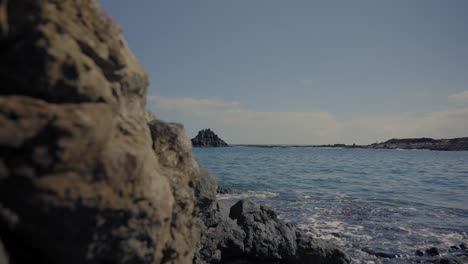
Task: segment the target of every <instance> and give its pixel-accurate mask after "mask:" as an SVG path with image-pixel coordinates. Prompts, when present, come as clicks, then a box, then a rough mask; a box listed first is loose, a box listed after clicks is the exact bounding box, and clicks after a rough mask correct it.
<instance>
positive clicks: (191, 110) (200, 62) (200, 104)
mask: <svg viewBox="0 0 468 264" xmlns="http://www.w3.org/2000/svg"><path fill="white" fill-rule="evenodd" d="M101 4H102V6H103V8H104V10H106V11H107V13H108V14H109V15H111V16H112V17H113V18H114V19H115V20H116V21H117V22H118V23H119V24H120V25H121V27H122V30H123V33H124V35H125V37H126V39H127V41H128V43H129V46H130V48H131V49H132V51H133V52H134V53H135V54H136V56H137V57H138V59H139V60H140V61H141V62H142V64H143V65H144V66H145V68H146V70H147V72H148V74H149V77H150V86H149V90H148V108H149V109H150V110H151V111H153V112H154V113H155V114H156V116H157V117H158V118H160V119H162V120H166V121H170V122H179V123H182V124H184V126H185V127H186V130H187V134H188V135H189V137H194V136H195V135H196V133H197V132H198V131H199V130H201V129H203V128H211V129H212V130H213V131H215V133H217V134H218V135H219V136H220V137H221V138H223V139H224V140H225V141H226V142H228V143H230V144H334V143H345V144H353V143H356V144H370V143H374V142H381V141H385V140H388V139H390V138H409V137H431V138H454V137H466V136H468V18H467V17H466V13H467V11H468V2H466V1H457V0H456V1H450V2H448V1H426V0H415V1H403V0H397V1H385V2H383V1H370V0H365V1H364V0H360V1H353V2H350V1H335V0H332V1H313V2H312V1H302V0H297V1H277V0H268V1H265V0H256V1H247V0H241V1H215V0H206V1H196V2H195V1H182V0H176V1H140V2H138V4H133V5H129V3H128V1H123V0H102V1H101Z"/></svg>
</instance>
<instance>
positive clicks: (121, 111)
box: [0, 0, 200, 263]
mask: <svg viewBox="0 0 468 264" xmlns="http://www.w3.org/2000/svg"><path fill="white" fill-rule="evenodd" d="M0 56H1V58H2V59H1V60H0V82H1V89H0V127H1V129H0V241H2V242H3V248H4V249H5V252H3V249H2V247H0V253H1V254H0V260H1V259H2V258H6V256H8V258H9V260H10V263H161V262H173V263H190V262H192V257H193V253H194V249H195V246H196V243H197V240H198V236H199V234H198V232H197V230H198V226H199V224H198V219H197V217H196V205H195V200H194V187H195V184H196V182H197V181H198V175H199V174H200V169H199V167H198V165H197V163H196V162H195V160H194V159H193V157H192V152H191V144H190V141H189V140H188V138H186V136H185V135H184V131H183V128H182V127H181V126H180V125H176V124H167V123H164V122H161V121H158V120H152V119H154V116H152V115H151V114H149V113H148V112H147V111H146V110H145V104H146V89H147V84H148V80H147V76H146V73H145V71H144V69H143V67H142V66H141V65H140V64H139V63H138V61H137V60H136V59H135V57H134V56H133V54H132V53H131V51H130V50H129V49H128V47H127V44H126V43H125V40H124V39H123V37H122V35H121V33H120V29H119V28H118V26H117V25H116V24H114V23H113V22H112V21H111V20H110V19H109V18H108V17H107V16H106V15H105V14H103V13H102V11H101V10H100V8H99V6H98V5H97V4H96V2H95V1H93V0H63V1H54V0H43V1H28V0H15V1H4V0H0ZM4 253H5V254H4ZM4 256H5V257H4Z"/></svg>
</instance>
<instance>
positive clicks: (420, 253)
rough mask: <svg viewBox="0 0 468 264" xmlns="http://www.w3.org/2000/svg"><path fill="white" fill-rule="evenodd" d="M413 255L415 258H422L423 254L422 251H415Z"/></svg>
mask: <svg viewBox="0 0 468 264" xmlns="http://www.w3.org/2000/svg"><path fill="white" fill-rule="evenodd" d="M415 254H416V256H420V257H422V256H424V252H423V251H422V250H419V249H418V250H416V252H415Z"/></svg>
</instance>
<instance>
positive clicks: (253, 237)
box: [194, 173, 349, 264]
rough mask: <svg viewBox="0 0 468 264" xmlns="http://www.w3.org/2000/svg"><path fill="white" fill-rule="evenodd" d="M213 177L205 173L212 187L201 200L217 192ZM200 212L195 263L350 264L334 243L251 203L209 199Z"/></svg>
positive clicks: (203, 191) (208, 186)
mask: <svg viewBox="0 0 468 264" xmlns="http://www.w3.org/2000/svg"><path fill="white" fill-rule="evenodd" d="M212 177H213V176H211V175H210V174H208V173H205V174H202V176H201V178H202V179H203V178H205V179H204V180H201V181H203V182H209V183H210V184H206V185H204V188H203V189H202V190H201V191H197V193H198V194H199V195H198V197H200V195H202V196H204V197H205V198H206V197H207V195H206V193H213V192H214V190H215V189H216V183H215V182H214V180H213V179H210V178H212ZM210 189H211V190H210ZM204 193H205V194H204ZM210 199H211V202H209V200H210ZM200 210H201V214H200V218H201V220H200V234H201V240H200V243H199V245H198V251H197V253H196V255H195V258H194V263H323V264H325V263H332V264H333V263H349V259H348V258H347V257H346V256H345V255H344V253H343V252H342V251H340V250H339V249H338V248H337V247H336V246H334V245H333V244H331V243H329V242H327V241H324V240H320V239H314V238H312V237H310V236H307V235H305V234H303V233H301V232H300V231H299V230H297V229H296V228H294V227H293V226H292V225H290V224H287V223H285V222H283V221H282V220H280V219H278V217H277V215H276V213H275V212H274V211H273V210H271V209H269V208H267V207H264V206H261V205H258V204H256V203H254V202H253V201H251V200H241V201H239V202H238V203H236V204H235V205H233V206H232V207H229V206H228V205H227V204H226V203H224V202H222V201H216V200H215V199H214V198H208V199H205V202H204V203H203V205H202V206H201V207H200Z"/></svg>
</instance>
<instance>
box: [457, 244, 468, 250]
mask: <svg viewBox="0 0 468 264" xmlns="http://www.w3.org/2000/svg"><path fill="white" fill-rule="evenodd" d="M458 246H459V247H460V248H461V249H464V250H467V249H468V246H467V245H466V244H465V243H461V244H460V245H458Z"/></svg>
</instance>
